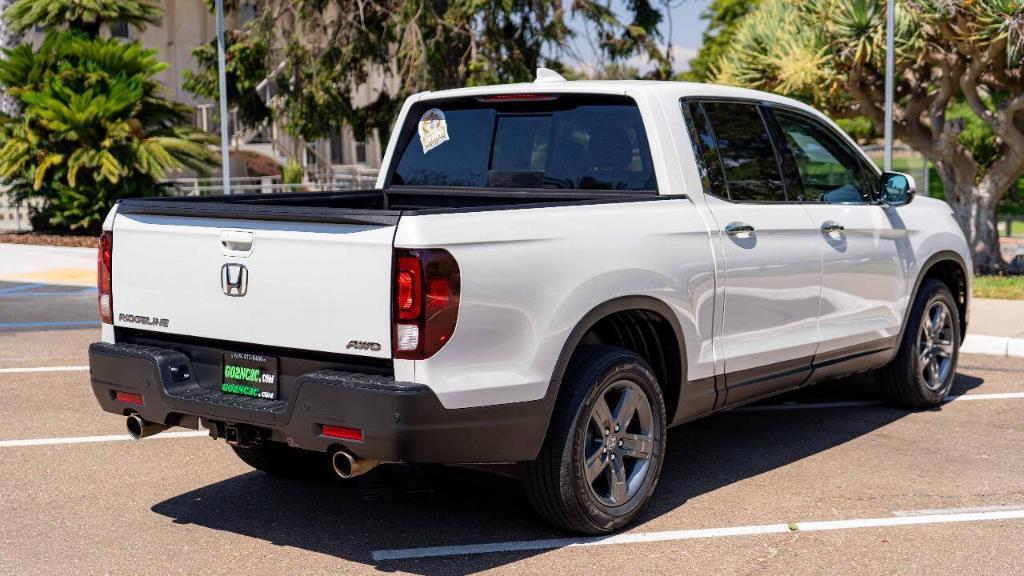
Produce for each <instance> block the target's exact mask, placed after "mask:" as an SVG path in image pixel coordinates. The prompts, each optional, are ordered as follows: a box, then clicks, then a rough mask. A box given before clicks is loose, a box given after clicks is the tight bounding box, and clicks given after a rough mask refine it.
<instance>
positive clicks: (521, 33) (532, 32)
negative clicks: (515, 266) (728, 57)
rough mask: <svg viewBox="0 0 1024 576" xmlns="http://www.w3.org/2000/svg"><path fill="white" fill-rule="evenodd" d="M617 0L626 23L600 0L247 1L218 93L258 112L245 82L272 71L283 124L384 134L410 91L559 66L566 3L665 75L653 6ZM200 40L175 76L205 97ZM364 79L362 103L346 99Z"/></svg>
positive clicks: (315, 134)
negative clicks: (224, 90)
mask: <svg viewBox="0 0 1024 576" xmlns="http://www.w3.org/2000/svg"><path fill="white" fill-rule="evenodd" d="M625 7H626V10H627V12H628V21H624V20H622V19H620V17H618V16H617V15H616V13H615V11H614V10H613V9H612V4H611V3H610V2H609V1H608V0H574V2H573V3H572V5H571V6H570V7H568V9H567V8H566V7H565V6H563V5H562V3H561V1H560V0H486V1H485V0H430V1H428V0H410V1H404V0H300V1H298V2H295V1H292V0H259V1H258V2H257V3H256V18H255V19H254V20H252V21H250V22H248V23H246V24H245V26H244V29H243V30H242V33H241V34H233V35H231V36H230V38H231V42H230V44H231V48H229V55H230V59H231V62H230V63H229V64H228V65H227V70H226V71H227V72H228V73H229V74H231V73H232V72H234V73H233V74H231V76H232V77H231V78H229V81H233V82H234V83H235V84H236V86H235V87H234V88H229V93H228V94H229V99H230V101H231V103H232V105H233V106H235V105H237V106H238V107H239V108H240V110H241V111H242V117H243V119H244V120H247V121H261V120H262V119H263V116H262V112H261V110H260V107H259V106H257V105H255V102H254V101H253V98H255V96H254V95H253V94H252V90H251V86H253V85H254V84H255V83H258V82H259V81H262V80H263V79H265V78H273V79H274V84H275V85H274V91H275V93H276V95H277V97H276V100H275V101H276V107H273V110H272V113H273V114H274V115H276V118H277V120H279V121H281V122H282V123H283V124H284V125H285V126H286V127H287V128H288V130H289V131H290V132H292V133H293V134H296V135H298V136H301V137H302V138H304V139H306V140H313V139H316V138H320V137H324V136H326V135H327V134H328V133H329V131H330V130H331V129H332V128H338V127H341V126H342V125H349V126H351V127H352V129H353V130H354V131H355V133H356V136H357V137H358V138H362V137H364V136H365V134H366V133H367V132H368V131H371V130H375V129H376V130H380V131H381V132H382V133H384V134H386V133H387V131H388V130H389V129H390V126H391V123H392V122H393V121H394V117H395V115H396V113H397V112H398V108H399V106H400V105H401V103H402V101H403V100H404V99H405V98H406V97H408V96H409V95H410V94H413V93H415V92H420V91H424V90H439V89H445V88H454V87H462V86H474V85H482V84H494V83H501V82H514V81H526V80H531V79H533V76H534V73H535V69H536V68H537V67H538V66H548V67H551V68H554V69H556V70H565V69H566V67H565V65H564V64H563V62H562V59H561V56H562V55H563V52H564V50H565V46H566V43H567V41H568V40H569V39H570V38H571V37H572V35H573V32H572V30H571V29H570V28H569V26H568V24H567V18H568V16H569V14H570V13H571V14H576V15H577V16H578V17H579V18H581V19H583V20H584V21H585V22H587V23H588V25H589V26H590V27H591V30H592V31H593V34H594V36H595V37H596V38H597V44H596V45H597V47H598V49H599V50H601V51H602V52H603V53H604V54H605V55H606V56H608V58H609V59H611V60H613V61H619V60H622V59H625V58H628V57H629V56H631V55H634V54H647V55H649V56H650V57H651V58H652V59H654V60H655V61H656V62H657V63H658V64H659V66H658V68H657V70H656V71H655V72H654V73H653V74H654V75H655V76H656V77H669V76H670V74H671V70H670V68H669V63H668V61H667V59H666V58H665V55H664V54H662V53H661V52H660V50H659V49H658V40H659V39H660V36H659V34H658V24H659V23H660V21H661V13H660V11H659V10H658V9H657V8H656V6H655V5H654V4H652V3H651V2H650V1H649V0H629V1H628V2H626V6H625ZM211 50H212V45H211V46H210V47H207V46H204V47H200V48H199V49H197V51H196V56H197V58H198V59H199V62H200V64H201V70H200V72H198V73H190V74H189V76H188V77H187V79H188V81H189V89H190V90H192V91H194V92H195V93H196V94H200V95H203V96H206V97H213V96H214V95H215V94H216V93H217V78H216V64H215V63H216V60H215V58H213V57H212V56H213V55H214V54H215V53H214V52H212V51H211ZM368 83H369V84H368ZM367 87H368V88H369V89H370V90H371V93H372V94H373V98H372V101H371V102H370V104H369V105H368V106H356V105H354V103H353V101H354V100H355V96H356V91H357V90H360V89H366V88H367ZM232 96H233V98H232ZM249 112H255V113H253V114H250V113H249Z"/></svg>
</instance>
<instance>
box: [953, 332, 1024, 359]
mask: <svg viewBox="0 0 1024 576" xmlns="http://www.w3.org/2000/svg"><path fill="white" fill-rule="evenodd" d="M960 352H961V353H962V354H984V355H987V356H1009V357H1013V358H1024V338H1007V337H1004V336H987V335H985V334H968V335H967V338H964V342H963V344H961V345H960Z"/></svg>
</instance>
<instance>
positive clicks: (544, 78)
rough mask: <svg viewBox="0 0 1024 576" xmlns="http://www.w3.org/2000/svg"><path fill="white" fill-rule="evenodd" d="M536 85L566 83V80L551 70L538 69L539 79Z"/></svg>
mask: <svg viewBox="0 0 1024 576" xmlns="http://www.w3.org/2000/svg"><path fill="white" fill-rule="evenodd" d="M533 82H534V84H537V83H541V82H565V78H564V77H563V76H562V75H561V74H559V73H558V72H555V71H554V70H552V69H550V68H537V79H536V80H534V81H533Z"/></svg>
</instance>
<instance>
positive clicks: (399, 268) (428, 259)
mask: <svg viewBox="0 0 1024 576" xmlns="http://www.w3.org/2000/svg"><path fill="white" fill-rule="evenodd" d="M395 263H396V264H395V288H394V290H395V310H394V321H395V325H394V338H393V340H394V346H393V350H394V357H395V358H399V359H402V360H423V359H426V358H430V357H431V356H433V355H434V354H436V353H437V351H438V350H440V349H441V348H442V347H443V346H444V345H445V344H446V343H447V342H448V340H450V339H451V337H452V334H454V333H455V323H456V321H457V320H458V315H459V288H460V285H459V265H458V263H457V262H455V258H453V257H452V255H451V254H449V253H448V252H447V251H446V250H435V249H422V250H406V249H400V248H399V249H396V250H395Z"/></svg>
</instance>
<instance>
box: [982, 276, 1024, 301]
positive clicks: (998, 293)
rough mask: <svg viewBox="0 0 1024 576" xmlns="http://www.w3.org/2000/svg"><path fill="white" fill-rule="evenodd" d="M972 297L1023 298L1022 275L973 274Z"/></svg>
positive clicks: (1023, 284) (1023, 282) (1023, 280)
mask: <svg viewBox="0 0 1024 576" xmlns="http://www.w3.org/2000/svg"><path fill="white" fill-rule="evenodd" d="M974 297H975V298H999V299H1001V300H1024V276H975V277H974Z"/></svg>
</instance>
